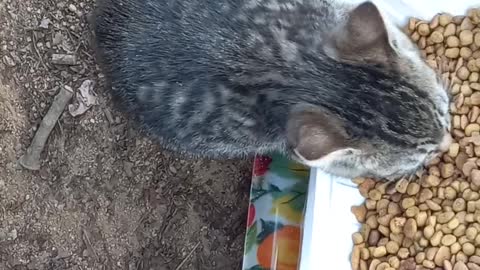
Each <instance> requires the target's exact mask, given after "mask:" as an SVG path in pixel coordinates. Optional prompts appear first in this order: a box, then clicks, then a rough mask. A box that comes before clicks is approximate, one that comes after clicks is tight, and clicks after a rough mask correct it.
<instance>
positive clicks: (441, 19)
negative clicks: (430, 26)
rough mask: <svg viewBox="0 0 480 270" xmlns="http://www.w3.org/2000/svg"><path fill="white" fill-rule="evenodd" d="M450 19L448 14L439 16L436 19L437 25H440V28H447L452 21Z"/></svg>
mask: <svg viewBox="0 0 480 270" xmlns="http://www.w3.org/2000/svg"><path fill="white" fill-rule="evenodd" d="M452 19H453V18H452V16H450V15H449V14H441V15H440V16H439V17H438V23H439V24H440V26H447V25H448V24H449V23H450V22H451V21H452Z"/></svg>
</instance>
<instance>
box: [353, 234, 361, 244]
mask: <svg viewBox="0 0 480 270" xmlns="http://www.w3.org/2000/svg"><path fill="white" fill-rule="evenodd" d="M352 239H353V243H354V244H355V245H360V244H361V243H363V236H362V234H361V233H354V234H353V236H352Z"/></svg>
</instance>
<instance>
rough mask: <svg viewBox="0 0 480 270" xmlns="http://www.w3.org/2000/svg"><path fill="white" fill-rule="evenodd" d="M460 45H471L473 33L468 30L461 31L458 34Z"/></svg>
mask: <svg viewBox="0 0 480 270" xmlns="http://www.w3.org/2000/svg"><path fill="white" fill-rule="evenodd" d="M459 38H460V45H462V46H468V45H470V44H472V43H473V33H472V31H470V30H463V31H462V32H460V35H459Z"/></svg>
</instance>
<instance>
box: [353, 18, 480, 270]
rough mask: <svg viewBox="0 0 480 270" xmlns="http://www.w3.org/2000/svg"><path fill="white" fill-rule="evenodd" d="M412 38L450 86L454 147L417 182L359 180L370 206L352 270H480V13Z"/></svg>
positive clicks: (417, 31)
mask: <svg viewBox="0 0 480 270" xmlns="http://www.w3.org/2000/svg"><path fill="white" fill-rule="evenodd" d="M406 31H407V32H408V34H409V35H410V36H411V38H412V40H414V41H415V42H416V43H417V44H418V46H419V47H420V49H421V50H422V54H423V55H424V57H425V59H426V61H427V62H428V64H429V65H430V66H432V67H433V68H434V69H436V70H438V71H439V72H440V73H441V74H442V78H443V80H444V81H445V83H446V84H448V85H449V86H450V91H451V93H452V102H451V104H450V113H451V115H452V136H453V137H454V143H453V144H452V145H451V146H450V149H449V151H448V152H447V153H444V154H443V155H442V156H441V157H439V158H437V159H436V160H434V161H433V162H432V163H431V164H430V165H429V166H428V168H427V169H426V170H424V171H423V172H420V173H418V174H417V176H418V178H417V179H416V180H413V181H408V180H406V179H403V180H400V181H398V182H396V183H383V182H377V181H373V180H372V179H355V180H354V181H355V183H357V184H358V186H359V190H360V193H361V194H362V196H364V197H365V198H366V200H365V203H364V204H363V205H361V206H355V207H352V212H353V213H354V214H355V216H356V218H357V219H358V221H359V222H360V223H362V228H361V230H360V232H357V233H355V234H354V235H353V236H352V239H353V242H354V250H353V252H352V269H353V270H392V269H402V270H422V269H446V270H452V269H454V270H468V269H470V270H480V117H479V116H480V79H479V76H480V75H479V74H480V73H479V72H480V50H479V48H480V9H472V10H470V11H468V14H467V16H451V15H448V14H439V15H437V16H436V17H435V18H433V19H432V20H431V21H430V22H427V21H421V20H417V19H411V20H410V21H409V24H408V26H407V29H406Z"/></svg>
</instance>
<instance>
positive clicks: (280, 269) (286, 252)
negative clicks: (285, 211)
mask: <svg viewBox="0 0 480 270" xmlns="http://www.w3.org/2000/svg"><path fill="white" fill-rule="evenodd" d="M300 237H301V230H300V228H299V227H295V226H290V225H287V226H283V227H282V228H280V229H278V230H277V231H275V232H273V233H272V234H270V235H269V236H267V237H266V238H265V239H264V240H263V241H262V243H260V245H259V246H258V250H257V260H258V264H259V265H260V266H261V267H263V268H265V269H271V270H297V264H298V259H299V254H300Z"/></svg>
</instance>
